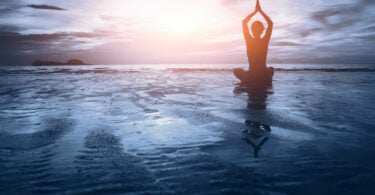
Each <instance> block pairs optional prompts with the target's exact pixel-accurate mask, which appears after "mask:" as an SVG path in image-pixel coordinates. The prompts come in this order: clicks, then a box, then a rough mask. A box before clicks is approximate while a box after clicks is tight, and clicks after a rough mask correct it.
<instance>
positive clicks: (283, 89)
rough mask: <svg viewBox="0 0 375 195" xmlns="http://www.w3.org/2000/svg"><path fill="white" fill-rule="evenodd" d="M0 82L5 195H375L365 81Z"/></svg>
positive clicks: (140, 77) (181, 75)
mask: <svg viewBox="0 0 375 195" xmlns="http://www.w3.org/2000/svg"><path fill="white" fill-rule="evenodd" d="M0 78H1V80H2V82H1V84H0V125H1V131H0V156H1V158H0V183H1V184H0V192H1V193H2V194H13V193H17V194H29V193H48V194H59V193H64V194H81V193H120V194H121V193H133V194H198V193H199V194H230V193H236V194H331V193H340V194H360V193H363V194H371V193H373V192H375V187H374V186H373V184H374V183H375V168H374V166H373V164H374V163H375V155H374V154H375V148H374V147H372V145H373V143H375V132H374V129H375V124H374V121H373V119H374V118H375V113H374V111H373V110H375V103H374V99H375V91H374V90H373V86H374V83H375V76H374V74H373V73H372V72H360V73H358V72H340V73H336V72H320V71H298V72H288V71H285V72H283V71H279V72H276V73H275V77H274V84H273V86H272V87H271V88H269V89H267V90H266V91H265V92H264V93H261V94H257V93H251V92H250V93H247V92H245V91H243V90H241V89H238V85H237V81H236V79H235V78H234V76H232V74H231V72H230V71H226V70H217V71H207V70H196V71H191V70H185V69H169V70H151V69H145V70H126V71H119V70H117V69H115V68H108V67H90V68H80V67H74V68H71V67H55V68H53V69H48V70H47V69H43V67H38V68H34V69H33V68H30V69H28V70H22V71H13V72H12V71H3V72H2V73H1V74H0ZM245 120H251V121H255V122H259V123H262V124H264V125H266V126H269V127H270V131H265V130H259V129H257V128H255V127H254V126H249V125H246V124H245Z"/></svg>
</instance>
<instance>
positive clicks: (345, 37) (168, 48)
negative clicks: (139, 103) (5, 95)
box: [0, 0, 375, 65]
mask: <svg viewBox="0 0 375 195" xmlns="http://www.w3.org/2000/svg"><path fill="white" fill-rule="evenodd" d="M261 3H262V6H263V9H264V10H265V11H266V12H267V13H268V14H269V16H270V17H271V18H272V19H273V21H274V31H273V36H272V39H271V45H270V49H269V56H268V57H269V58H268V59H269V60H268V62H269V63H373V62H374V60H375V57H374V54H373V53H374V52H373V51H374V50H375V22H374V20H375V1H371V0H340V1H335V0H332V1H323V0H315V1H309V0H289V1H280V0H261ZM254 4H255V0H249V1H247V0H152V1H150V0H124V1H118V0H106V1H99V0H75V1H57V0H49V1H46V0H35V1H26V0H2V1H1V2H0V65H25V64H30V63H31V62H32V61H33V60H35V59H42V60H62V61H66V60H67V59H69V58H80V59H82V60H84V61H86V62H88V63H98V64H138V63H152V64H154V63H230V64H233V63H246V62H247V59H246V51H245V43H244V40H243V36H242V32H241V30H242V28H241V20H242V19H243V18H244V17H245V16H246V15H247V14H249V12H251V11H252V9H253V7H254ZM257 19H260V20H261V18H260V17H259V16H257Z"/></svg>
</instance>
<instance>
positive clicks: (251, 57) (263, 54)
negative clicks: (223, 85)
mask: <svg viewBox="0 0 375 195" xmlns="http://www.w3.org/2000/svg"><path fill="white" fill-rule="evenodd" d="M258 12H259V13H260V14H261V15H262V16H263V17H264V19H265V20H266V22H267V25H268V27H267V29H266V33H265V35H264V36H263V37H262V34H263V32H264V30H265V28H264V25H263V23H262V22H260V21H255V22H254V23H253V24H252V25H251V32H252V34H250V31H249V27H248V23H249V21H250V20H251V19H252V17H253V16H254V15H255V14H256V13H258ZM242 27H243V34H244V37H245V41H246V48H247V57H248V62H249V71H245V70H243V69H240V68H238V69H235V70H234V75H235V76H236V77H237V78H238V79H240V80H241V82H242V83H247V84H248V83H251V84H252V85H257V84H263V83H272V77H273V73H274V69H273V68H272V67H270V68H267V64H266V62H267V53H268V45H269V42H270V39H271V35H272V28H273V22H272V20H271V19H270V17H269V16H268V15H267V14H266V13H264V11H263V10H262V8H261V7H260V4H259V0H257V4H256V7H255V10H254V12H253V13H251V14H250V15H248V16H247V17H246V18H245V19H244V20H243V21H242Z"/></svg>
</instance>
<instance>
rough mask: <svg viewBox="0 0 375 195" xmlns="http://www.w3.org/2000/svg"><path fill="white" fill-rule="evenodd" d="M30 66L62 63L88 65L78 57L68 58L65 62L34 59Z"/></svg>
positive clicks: (60, 64)
mask: <svg viewBox="0 0 375 195" xmlns="http://www.w3.org/2000/svg"><path fill="white" fill-rule="evenodd" d="M31 65H32V66H63V65H75V66H77V65H88V64H85V63H84V62H82V61H81V60H78V59H70V60H68V61H67V62H65V63H64V62H57V61H42V60H35V61H34V62H33V63H32V64H31Z"/></svg>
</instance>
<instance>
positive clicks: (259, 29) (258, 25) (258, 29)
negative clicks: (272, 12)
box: [251, 21, 264, 37]
mask: <svg viewBox="0 0 375 195" xmlns="http://www.w3.org/2000/svg"><path fill="white" fill-rule="evenodd" d="M263 31H264V25H263V23H262V22H261V21H255V22H254V23H253V24H252V25H251V32H252V33H253V36H254V37H260V36H261V35H262V33H263Z"/></svg>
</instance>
